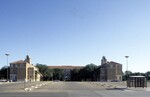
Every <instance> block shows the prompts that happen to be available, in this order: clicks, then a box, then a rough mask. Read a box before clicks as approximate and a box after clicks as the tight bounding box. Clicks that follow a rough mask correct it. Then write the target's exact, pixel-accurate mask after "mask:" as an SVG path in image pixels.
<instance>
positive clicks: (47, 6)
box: [0, 0, 150, 72]
mask: <svg viewBox="0 0 150 97" xmlns="http://www.w3.org/2000/svg"><path fill="white" fill-rule="evenodd" d="M149 4H150V1H149V0H0V41H1V42H0V67H2V66H4V65H6V56H5V53H10V54H11V55H10V56H9V62H13V61H16V60H20V59H24V58H25V56H26V55H29V56H30V57H31V59H32V63H33V64H36V63H41V64H47V65H86V64H89V63H94V64H97V65H100V63H101V58H102V56H106V58H107V59H108V61H115V62H118V63H121V64H123V71H125V70H126V60H125V57H124V56H126V55H128V56H130V57H129V70H131V71H133V72H146V71H150V65H149V64H150V62H149V60H150V59H149V56H150V45H149V43H150V38H149V37H150V6H149Z"/></svg>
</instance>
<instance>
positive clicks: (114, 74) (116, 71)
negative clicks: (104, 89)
mask: <svg viewBox="0 0 150 97" xmlns="http://www.w3.org/2000/svg"><path fill="white" fill-rule="evenodd" d="M100 81H122V64H120V63H117V62H113V61H110V62H108V61H107V59H106V58H105V57H104V56H103V58H102V60H101V66H100Z"/></svg>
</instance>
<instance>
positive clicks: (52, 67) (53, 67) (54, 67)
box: [48, 66, 84, 69]
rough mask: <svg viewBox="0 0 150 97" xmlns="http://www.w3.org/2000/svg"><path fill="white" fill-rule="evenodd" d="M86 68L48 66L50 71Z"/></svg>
mask: <svg viewBox="0 0 150 97" xmlns="http://www.w3.org/2000/svg"><path fill="white" fill-rule="evenodd" d="M83 67H84V66H48V68H50V69H56V68H58V69H81V68H83Z"/></svg>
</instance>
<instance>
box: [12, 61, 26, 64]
mask: <svg viewBox="0 0 150 97" xmlns="http://www.w3.org/2000/svg"><path fill="white" fill-rule="evenodd" d="M22 63H25V62H24V61H23V60H18V61H15V62H11V63H10V64H22Z"/></svg>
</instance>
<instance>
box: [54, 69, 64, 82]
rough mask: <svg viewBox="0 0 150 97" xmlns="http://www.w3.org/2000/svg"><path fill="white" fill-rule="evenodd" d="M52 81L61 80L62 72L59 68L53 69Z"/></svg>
mask: <svg viewBox="0 0 150 97" xmlns="http://www.w3.org/2000/svg"><path fill="white" fill-rule="evenodd" d="M53 80H63V70H62V69H59V68H55V69H53Z"/></svg>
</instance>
